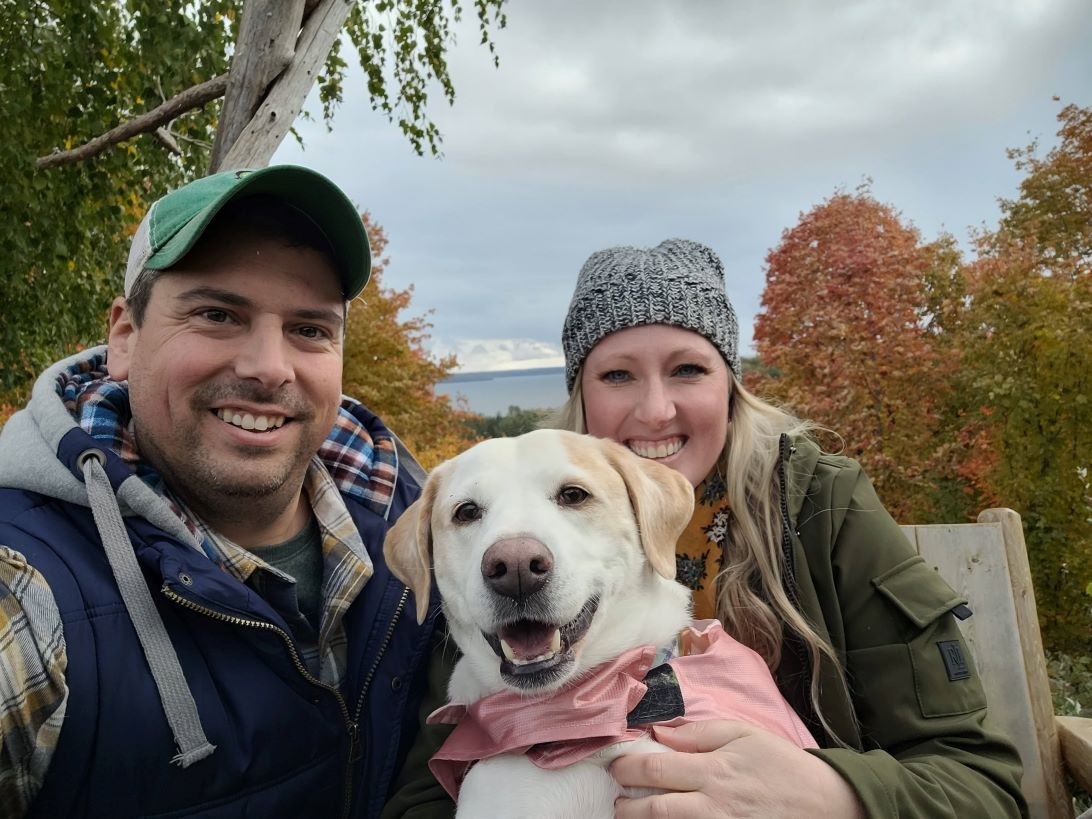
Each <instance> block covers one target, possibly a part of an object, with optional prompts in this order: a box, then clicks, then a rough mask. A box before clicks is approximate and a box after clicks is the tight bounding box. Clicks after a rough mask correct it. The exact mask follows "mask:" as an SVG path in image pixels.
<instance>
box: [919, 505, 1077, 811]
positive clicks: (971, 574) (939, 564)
mask: <svg viewBox="0 0 1092 819" xmlns="http://www.w3.org/2000/svg"><path fill="white" fill-rule="evenodd" d="M902 528H903V531H904V532H905V533H906V536H907V538H909V540H910V542H911V543H913V544H914V546H915V547H916V548H917V550H918V553H919V554H921V556H922V557H924V558H925V559H926V561H928V562H929V563H930V564H931V565H932V566H933V567H934V568H935V569H936V570H937V571H939V572H940V574H941V576H942V577H943V578H944V579H945V580H947V581H948V583H949V584H951V586H952V587H953V588H955V589H956V591H958V592H959V593H960V594H963V595H965V596H966V597H967V601H968V604H969V605H970V607H971V610H972V611H973V612H974V616H973V617H971V618H970V619H968V620H964V621H963V622H962V623H961V624H960V625H961V627H962V629H963V634H964V637H965V638H966V640H967V642H968V644H969V646H970V650H971V654H972V655H973V656H974V661H975V664H976V665H977V666H978V670H979V673H980V674H981V676H982V682H983V685H984V686H985V688H986V697H987V700H988V702H989V708H990V714H991V716H992V717H993V718H995V719H996V720H997V722H998V724H999V725H1000V726H1001V727H1002V728H1003V729H1004V730H1006V731H1007V732H1008V734H1009V736H1010V737H1011V738H1012V740H1013V741H1014V742H1015V744H1016V746H1017V748H1018V749H1019V751H1020V756H1021V757H1022V759H1023V761H1024V794H1025V795H1026V796H1027V800H1028V805H1029V807H1030V811H1031V813H1030V815H1031V817H1032V819H1062V817H1070V818H1071V817H1072V816H1073V803H1072V799H1071V798H1070V795H1069V791H1068V788H1067V785H1066V780H1065V773H1064V772H1065V771H1066V770H1068V771H1069V773H1070V775H1071V776H1072V777H1073V779H1074V780H1075V781H1076V782H1077V783H1078V784H1079V785H1080V786H1081V787H1082V788H1084V789H1085V790H1087V791H1090V792H1092V719H1087V718H1079V717H1057V716H1055V714H1054V708H1053V705H1052V704H1051V699H1050V684H1049V682H1048V679H1047V670H1046V658H1045V656H1044V654H1043V641H1042V637H1041V636H1040V634H1039V619H1038V616H1037V614H1036V611H1035V593H1034V592H1033V590H1032V585H1031V571H1030V569H1029V567H1028V557H1027V548H1026V547H1025V545H1024V531H1023V527H1022V526H1021V523H1020V516H1019V515H1018V514H1016V513H1015V512H1013V511H1012V510H1011V509H987V510H986V511H985V512H983V513H982V514H981V515H979V516H978V523H967V524H956V525H950V526H948V525H941V526H904V527H902Z"/></svg>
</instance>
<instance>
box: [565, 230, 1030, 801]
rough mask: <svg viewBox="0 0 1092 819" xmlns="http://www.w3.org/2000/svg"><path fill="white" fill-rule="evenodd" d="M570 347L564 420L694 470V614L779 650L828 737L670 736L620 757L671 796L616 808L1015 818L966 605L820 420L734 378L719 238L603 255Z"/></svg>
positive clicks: (586, 285)
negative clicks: (774, 402)
mask: <svg viewBox="0 0 1092 819" xmlns="http://www.w3.org/2000/svg"><path fill="white" fill-rule="evenodd" d="M562 345H563V347H564V351H565V364H566V380H567V386H568V389H569V393H570V397H569V400H568V402H567V404H566V405H565V407H564V408H563V410H562V413H561V421H560V424H559V425H560V426H563V427H566V428H568V429H572V430H575V431H578V432H587V433H590V434H592V435H596V436H600V437H607V438H612V439H614V440H616V441H619V442H620V443H623V444H625V445H626V446H628V447H629V448H630V449H631V450H633V451H634V452H636V453H637V454H638V455H641V456H643V457H647V458H655V459H656V460H659V461H660V462H662V463H664V464H666V465H668V466H671V467H673V468H675V469H677V470H678V471H679V472H681V473H682V474H683V475H685V476H686V477H687V478H688V479H689V480H690V482H691V483H693V484H694V487H695V493H696V497H695V500H696V507H695V513H694V517H693V518H692V520H691V523H690V526H689V528H688V529H687V531H686V533H684V535H683V537H682V538H681V539H680V541H679V545H678V548H677V565H678V570H679V571H678V579H679V580H680V582H683V583H686V584H687V585H688V586H690V587H691V588H692V589H693V590H694V615H695V617H697V618H705V617H717V618H718V619H720V620H721V621H722V622H723V623H724V625H725V627H726V628H727V630H728V631H729V632H730V633H732V634H733V635H734V636H735V637H737V638H738V639H740V640H741V641H743V642H744V643H746V644H747V645H749V646H750V647H752V648H753V649H755V650H756V651H758V653H759V654H761V655H762V656H763V657H764V658H765V659H766V661H767V662H768V663H769V665H770V668H771V670H772V671H773V672H774V675H775V678H776V679H777V682H778V686H779V687H780V688H781V690H782V693H783V694H784V695H785V697H786V698H787V699H788V700H789V702H790V703H792V705H793V706H794V707H795V708H796V709H797V710H798V712H799V713H800V715H801V716H802V717H803V718H804V720H805V722H806V723H807V724H808V727H809V728H810V729H811V730H812V733H813V734H814V735H815V736H816V738H817V739H818V740H819V742H820V745H821V746H822V747H821V748H820V749H819V750H817V751H812V752H808V751H802V750H799V749H797V748H795V747H793V746H791V745H789V744H788V743H787V742H785V741H783V740H781V739H779V738H777V737H774V736H772V735H771V734H768V733H766V732H764V731H762V730H760V729H757V728H753V727H750V726H746V725H742V724H739V723H732V722H708V723H702V724H696V725H691V726H687V727H685V728H680V729H676V730H673V731H657V734H656V736H657V739H659V740H660V741H662V742H663V743H664V744H666V745H669V746H671V747H672V748H675V749H677V750H678V751H680V752H682V751H685V752H690V753H673V754H658V755H651V756H636V755H634V756H629V757H623V758H622V759H620V760H618V761H617V762H616V763H615V764H614V766H613V768H612V773H613V774H614V776H615V777H616V778H617V779H618V781H619V782H621V783H622V784H623V785H630V786H644V787H656V788H662V789H664V790H666V791H667V793H665V794H663V795H660V796H652V797H644V798H639V799H622V800H619V803H618V812H617V815H618V816H619V817H638V816H668V815H670V816H671V817H673V819H677V817H683V816H694V817H703V819H706V818H707V817H711V816H721V815H723V816H729V815H730V816H847V817H852V816H869V817H878V816H921V817H938V816H958V817H990V819H996V817H1002V816H1018V815H1021V813H1023V812H1024V811H1025V810H1026V809H1025V807H1024V801H1023V797H1022V796H1021V794H1020V786H1019V778H1020V762H1019V757H1018V756H1017V753H1016V751H1015V750H1014V749H1013V748H1012V746H1011V745H1010V744H1009V743H1008V742H1007V741H1005V740H1004V739H1003V738H1002V737H1001V736H999V735H998V734H997V733H996V731H995V730H993V729H992V728H991V726H990V725H989V723H988V721H987V720H986V708H985V697H984V694H983V692H982V687H981V684H980V681H979V679H978V676H977V673H976V672H975V671H974V669H973V665H972V664H971V663H970V661H969V656H970V655H969V653H968V652H967V649H966V647H965V645H964V644H963V642H962V639H961V637H960V633H959V629H958V627H957V625H956V619H955V617H954V616H953V612H954V613H955V615H957V616H963V617H965V616H969V610H968V609H967V607H966V606H965V605H963V602H964V601H963V600H962V599H961V598H960V597H959V596H958V595H957V594H956V593H955V592H953V591H952V589H951V588H950V587H948V586H947V584H945V583H944V582H943V581H942V580H941V579H940V577H939V576H938V575H937V574H936V572H934V571H933V570H932V569H931V568H929V567H928V566H927V565H926V564H925V563H924V562H922V561H921V560H920V559H919V558H917V557H916V555H915V553H914V551H913V549H912V547H911V546H910V545H909V543H908V542H907V541H906V539H905V538H904V537H903V535H902V533H901V531H900V530H899V528H898V526H897V525H896V523H895V522H894V520H892V518H891V516H890V515H888V514H887V512H886V511H885V510H884V509H883V506H882V505H881V503H880V501H879V499H878V498H877V497H876V494H875V492H874V491H873V489H872V486H871V484H870V483H869V481H868V478H867V477H865V475H864V473H863V472H862V471H861V468H860V466H859V465H858V464H857V463H856V462H855V461H852V460H850V459H848V458H843V457H836V456H832V455H827V454H824V453H822V452H821V451H820V450H819V448H818V447H817V446H816V445H815V444H814V443H813V442H812V441H811V439H810V438H809V437H808V432H809V430H810V429H812V426H811V425H810V424H808V423H807V422H804V421H800V420H798V419H796V418H793V417H792V416H791V415H789V414H787V413H786V412H784V411H782V410H780V409H778V408H776V407H774V406H771V405H770V404H768V403H766V402H764V401H762V400H761V399H759V398H757V397H755V396H754V395H752V394H751V393H749V392H748V391H747V390H746V389H744V388H743V386H742V384H741V370H740V360H739V352H738V329H737V325H736V317H735V311H734V310H733V309H732V305H731V304H730V303H729V301H728V298H727V296H726V294H725V289H724V268H723V266H722V264H721V262H720V259H718V258H717V256H716V254H714V253H713V252H712V251H711V250H710V249H709V248H707V247H705V246H703V245H701V244H698V243H696V242H690V241H684V240H678V239H673V240H668V241H666V242H663V243H662V244H661V245H659V246H658V247H656V248H653V249H652V250H642V249H637V248H630V247H620V248H610V249H607V250H603V251H599V252H597V253H594V254H593V255H592V256H591V258H589V259H588V261H587V263H586V264H585V265H584V267H583V269H582V270H581V271H580V275H579V277H578V279H577V285H576V290H575V292H574V294H573V298H572V303H571V304H570V306H569V312H568V315H567V316H566V319H565V326H564V330H563V333H562ZM938 644H939V645H938ZM943 651H947V652H948V655H947V657H946V656H945V654H944V653H942V652H943ZM960 655H962V657H964V658H968V659H967V661H966V662H965V663H962V664H961V663H959V662H953V660H952V657H955V658H957V660H958V659H959V658H960Z"/></svg>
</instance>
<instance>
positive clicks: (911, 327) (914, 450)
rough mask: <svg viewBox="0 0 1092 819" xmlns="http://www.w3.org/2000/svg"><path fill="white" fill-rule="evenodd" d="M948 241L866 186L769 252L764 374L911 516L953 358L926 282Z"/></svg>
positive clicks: (761, 380)
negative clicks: (929, 317) (936, 331)
mask: <svg viewBox="0 0 1092 819" xmlns="http://www.w3.org/2000/svg"><path fill="white" fill-rule="evenodd" d="M949 251H950V240H948V239H947V238H944V239H942V240H941V241H939V242H936V243H932V244H926V243H924V242H923V241H922V239H921V236H920V235H919V233H918V231H917V230H916V229H915V228H914V227H913V226H912V225H909V224H907V223H904V221H903V220H902V218H901V217H900V215H899V214H898V213H897V212H896V211H895V210H894V209H893V208H891V207H890V206H888V205H884V204H882V203H880V202H878V201H876V200H875V199H874V198H873V197H872V195H871V193H870V192H869V191H868V189H867V188H863V189H861V190H859V191H858V192H857V193H855V194H847V193H838V194H835V195H834V196H832V197H831V198H830V199H828V200H826V201H825V202H823V203H822V204H821V205H819V206H817V207H815V208H813V209H812V210H811V211H809V212H808V213H806V214H803V215H802V216H801V218H800V221H799V222H798V223H797V225H796V226H794V227H793V228H791V229H788V230H786V231H785V232H784V233H783V234H782V237H781V242H780V244H778V246H777V247H775V248H774V249H773V250H771V251H770V253H769V255H768V256H767V257H766V287H765V290H764V291H763V295H762V311H761V312H760V313H759V315H758V318H757V320H756V322H755V345H756V349H757V351H758V353H759V357H760V358H761V360H762V363H763V364H764V365H766V366H767V367H769V368H773V370H775V371H776V373H777V375H776V376H772V375H766V376H756V377H755V380H754V382H753V383H754V384H755V385H756V389H759V390H760V391H765V392H767V393H769V394H770V395H772V396H774V397H776V398H778V399H779V400H781V401H782V402H784V403H786V404H788V405H789V406H791V407H792V408H793V409H794V410H795V411H796V412H798V413H800V414H802V415H804V416H806V417H808V418H811V419H813V420H815V421H817V422H818V423H820V424H823V425H825V426H828V427H831V428H833V429H835V430H836V431H837V432H838V433H839V434H840V435H841V436H843V438H844V441H845V448H846V450H847V454H849V455H851V456H853V457H855V458H858V459H860V460H861V462H862V463H863V464H864V465H865V467H866V468H867V469H868V470H869V472H870V473H871V474H872V475H873V476H874V480H875V482H876V484H877V489H878V490H879V491H880V493H881V496H883V497H885V498H889V499H890V500H889V503H890V504H891V508H892V512H893V514H895V515H896V516H897V517H898V518H899V519H900V520H903V521H905V522H917V521H920V520H922V519H923V517H924V516H925V515H928V514H929V512H930V511H931V510H930V508H929V504H930V499H929V495H930V489H929V485H928V480H929V476H930V472H931V471H932V469H933V466H934V463H935V460H936V458H937V457H939V455H940V451H941V449H942V447H941V446H940V441H939V440H938V439H937V437H936V433H937V430H938V426H939V421H940V417H939V416H940V408H941V402H942V400H943V396H944V394H945V392H946V389H947V383H946V380H945V378H946V375H947V371H948V370H949V369H950V367H951V365H952V361H951V359H950V357H948V356H946V355H945V354H944V351H943V350H942V349H940V348H939V347H938V346H937V345H936V344H934V343H933V338H932V337H931V334H930V332H929V329H928V327H927V325H926V322H925V321H924V320H923V308H924V304H925V299H926V287H925V282H926V280H927V279H928V277H929V276H930V275H931V274H932V273H933V271H935V270H936V269H937V268H939V267H941V266H943V265H945V264H949V263H950V262H951V259H952V256H951V253H950V252H949Z"/></svg>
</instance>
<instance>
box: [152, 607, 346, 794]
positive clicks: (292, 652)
mask: <svg viewBox="0 0 1092 819" xmlns="http://www.w3.org/2000/svg"><path fill="white" fill-rule="evenodd" d="M161 591H162V592H163V594H164V595H165V596H166V598H167V599H168V600H170V601H171V602H172V603H176V604H178V605H180V606H182V607H183V608H187V609H190V610H191V611H195V612H197V613H199V614H203V615H205V616H206V617H211V618H213V619H214V620H220V621H222V622H224V623H230V624H231V625H233V626H247V627H248V628H256V629H261V630H263V631H270V632H272V633H274V634H278V635H280V637H281V639H282V640H284V644H285V645H286V646H287V647H288V654H289V656H290V657H291V658H292V662H293V664H294V665H295V666H296V670H297V671H299V673H300V676H302V677H303V678H304V679H305V680H307V682H309V683H311V684H312V685H314V686H317V687H319V688H322V689H324V690H326V691H329V692H330V693H331V694H333V695H334V699H335V700H337V706H338V708H339V709H340V710H341V717H342V719H344V720H345V728H346V730H347V731H348V733H349V759H350V763H349V764H350V765H351V764H352V762H351V760H352V757H353V748H354V747H356V746H357V745H358V734H359V726H358V725H357V724H356V723H355V722H354V721H353V720H351V719H350V718H349V706H348V705H347V704H346V703H345V698H344V697H343V696H341V692H340V691H338V690H337V688H335V687H334V686H332V685H327V684H326V683H324V682H323V681H322V680H319V679H317V678H316V677H315V676H314V675H313V674H311V672H310V671H308V670H307V666H305V665H304V664H303V661H302V660H301V659H300V655H299V652H298V651H296V645H295V643H293V642H292V638H291V636H289V634H288V632H286V631H285V630H284V629H282V628H281V627H280V626H275V625H273V624H272V623H267V622H266V621H265V620H249V619H247V618H245V617H239V616H237V615H234V614H224V613H223V612H222V611H217V610H216V609H210V608H208V607H207V606H202V605H201V604H200V603H195V602H193V601H192V600H190V599H189V598H188V597H183V596H182V595H180V594H178V592H176V591H174V590H173V589H171V588H169V587H167V586H163V588H162V589H161ZM361 701H363V696H362V697H361ZM359 713H360V708H359V706H358V707H357V714H358V715H359ZM347 808H348V806H346V815H347Z"/></svg>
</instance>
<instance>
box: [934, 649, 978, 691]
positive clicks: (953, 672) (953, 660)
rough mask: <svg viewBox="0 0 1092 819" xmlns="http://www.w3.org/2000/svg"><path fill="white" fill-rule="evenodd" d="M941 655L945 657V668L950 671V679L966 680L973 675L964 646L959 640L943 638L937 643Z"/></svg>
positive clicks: (953, 680)
mask: <svg viewBox="0 0 1092 819" xmlns="http://www.w3.org/2000/svg"><path fill="white" fill-rule="evenodd" d="M937 648H939V649H940V656H941V657H942V658H943V659H944V668H945V670H946V671H947V672H948V679H949V680H951V681H952V682H955V681H956V680H965V679H967V678H968V677H970V676H971V670H970V669H969V668H967V659H966V658H965V657H964V656H963V646H962V645H961V644H960V642H959V640H942V641H940V642H939V643H937Z"/></svg>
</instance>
